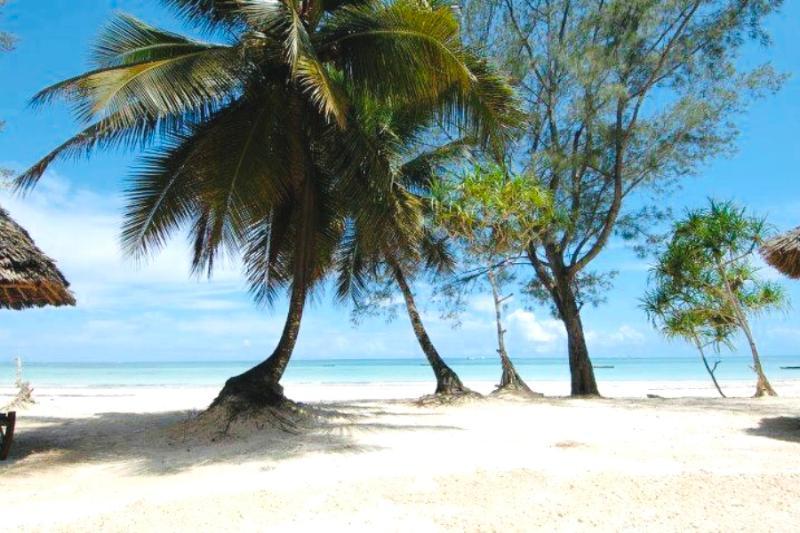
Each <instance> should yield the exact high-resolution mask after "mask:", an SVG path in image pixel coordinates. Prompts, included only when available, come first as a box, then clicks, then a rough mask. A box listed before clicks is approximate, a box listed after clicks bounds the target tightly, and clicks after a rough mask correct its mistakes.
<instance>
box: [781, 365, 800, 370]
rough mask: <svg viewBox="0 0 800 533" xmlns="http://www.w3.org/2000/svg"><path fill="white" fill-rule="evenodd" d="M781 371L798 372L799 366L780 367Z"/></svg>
mask: <svg viewBox="0 0 800 533" xmlns="http://www.w3.org/2000/svg"><path fill="white" fill-rule="evenodd" d="M781 370H800V366H782V367H781Z"/></svg>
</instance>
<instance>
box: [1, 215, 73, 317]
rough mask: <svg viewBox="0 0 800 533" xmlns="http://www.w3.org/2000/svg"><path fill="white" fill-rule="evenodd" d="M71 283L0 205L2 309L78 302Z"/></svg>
mask: <svg viewBox="0 0 800 533" xmlns="http://www.w3.org/2000/svg"><path fill="white" fill-rule="evenodd" d="M68 287H69V283H68V282H67V280H66V279H65V278H64V276H63V275H62V274H61V272H59V270H58V268H56V265H55V262H54V261H53V260H52V259H50V258H49V257H47V256H46V255H44V253H43V252H42V251H41V250H40V249H39V248H38V247H37V246H36V244H34V242H33V239H31V237H30V235H28V232H27V231H25V229H23V228H22V227H21V226H20V225H19V224H17V223H16V222H14V220H12V219H11V217H10V216H8V213H7V212H6V211H5V210H4V209H3V208H2V207H0V309H25V308H29V307H44V306H45V305H55V306H62V305H75V297H74V296H73V295H72V293H71V292H70V291H69V288H68Z"/></svg>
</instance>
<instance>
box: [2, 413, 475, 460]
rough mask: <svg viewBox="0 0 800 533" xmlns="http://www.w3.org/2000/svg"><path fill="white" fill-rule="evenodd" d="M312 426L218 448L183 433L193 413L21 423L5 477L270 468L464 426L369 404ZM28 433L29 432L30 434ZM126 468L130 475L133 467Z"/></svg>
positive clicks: (227, 441) (269, 430)
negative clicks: (97, 467) (69, 469)
mask: <svg viewBox="0 0 800 533" xmlns="http://www.w3.org/2000/svg"><path fill="white" fill-rule="evenodd" d="M306 407H308V408H309V412H310V415H309V417H308V419H307V420H306V421H305V422H304V423H302V424H299V425H298V426H297V428H296V430H295V431H291V432H287V431H283V430H280V429H277V428H274V427H256V428H254V430H253V431H252V432H251V433H250V434H248V435H247V436H245V437H242V436H237V437H235V438H234V437H231V436H225V435H222V434H221V433H220V434H219V435H217V436H216V437H215V438H214V439H213V440H212V439H211V438H206V439H198V438H197V437H196V436H192V435H187V434H186V432H184V431H183V430H182V428H184V427H186V425H187V422H189V423H190V422H191V421H192V420H193V419H194V418H195V417H196V415H197V413H196V412H192V411H172V412H163V413H147V414H136V413H100V414H97V415H96V416H94V417H91V418H49V417H34V416H32V417H22V420H23V424H21V425H20V427H19V428H18V429H19V431H18V433H17V435H16V437H15V440H14V447H13V449H12V453H11V456H10V457H9V461H8V463H6V464H5V465H2V470H4V471H5V472H4V473H6V474H17V475H20V474H22V475H24V474H25V473H26V472H28V471H30V472H33V471H35V470H39V469H41V468H43V467H44V468H46V467H50V466H59V465H69V464H77V463H86V462H89V463H107V464H110V463H131V461H132V462H133V463H132V464H133V465H134V466H132V468H133V469H134V470H135V471H136V472H143V473H149V474H154V475H165V474H175V473H179V472H180V471H182V470H185V469H189V468H192V467H195V466H200V465H212V464H219V463H236V464H241V463H245V462H250V461H259V462H266V463H267V464H265V465H264V467H266V468H269V466H270V464H273V463H277V462H279V461H282V460H286V459H290V458H294V457H301V456H303V455H308V454H313V453H317V452H324V453H343V454H348V453H366V452H372V451H377V450H379V449H380V447H377V446H373V445H364V444H362V443H360V442H359V438H358V437H359V436H364V435H369V434H374V433H376V432H389V431H415V430H426V431H431V430H433V431H443V432H447V431H459V430H461V429H462V428H460V427H457V426H446V425H436V424H404V423H399V422H398V420H402V419H400V418H399V416H398V415H404V414H407V413H405V412H403V411H401V410H399V411H397V412H395V411H392V412H388V411H383V410H381V409H377V408H376V405H371V404H370V402H364V403H361V404H352V403H350V404H346V403H343V404H342V406H337V405H336V404H326V405H324V406H313V405H311V406H306ZM26 426H27V427H26ZM126 468H131V466H130V464H126Z"/></svg>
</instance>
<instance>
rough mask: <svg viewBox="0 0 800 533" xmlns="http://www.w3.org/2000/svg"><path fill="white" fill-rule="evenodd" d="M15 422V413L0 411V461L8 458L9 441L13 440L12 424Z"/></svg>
mask: <svg viewBox="0 0 800 533" xmlns="http://www.w3.org/2000/svg"><path fill="white" fill-rule="evenodd" d="M16 424H17V413H15V412H14V411H11V412H10V413H0V461H5V460H6V458H8V452H10V451H11V442H12V441H13V440H14V426H16Z"/></svg>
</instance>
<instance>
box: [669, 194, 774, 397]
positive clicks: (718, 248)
mask: <svg viewBox="0 0 800 533" xmlns="http://www.w3.org/2000/svg"><path fill="white" fill-rule="evenodd" d="M767 232H768V226H767V225H766V223H765V221H764V220H763V219H761V218H758V217H755V216H752V215H749V214H748V213H747V212H746V211H745V210H744V209H742V208H739V207H737V206H736V205H734V204H732V203H730V202H715V201H711V202H710V203H709V206H708V207H707V208H704V209H696V210H692V211H689V212H688V213H687V215H686V216H685V217H684V218H683V219H681V220H679V221H678V222H677V223H676V224H675V227H674V231H673V234H672V236H671V238H670V240H669V241H668V243H667V244H666V246H665V248H664V249H663V250H662V251H661V253H660V254H659V257H658V260H657V263H656V266H655V272H656V273H657V276H658V278H659V279H660V280H661V284H662V286H664V287H668V292H669V293H676V292H678V293H680V296H679V297H677V298H673V297H672V294H667V298H664V297H661V300H668V301H669V300H674V301H679V300H681V299H682V300H685V302H684V303H688V305H687V310H688V311H690V312H691V314H690V316H689V318H691V319H692V320H694V321H695V322H697V321H700V322H701V323H704V325H705V326H706V327H707V328H710V333H709V334H710V335H711V337H712V338H715V339H719V338H720V336H722V339H729V338H730V336H731V335H732V334H733V333H734V332H735V331H739V332H740V333H742V334H743V335H744V336H745V338H746V340H747V344H748V346H749V348H750V353H751V355H752V358H753V367H752V368H753V371H754V372H755V374H756V378H757V380H756V392H755V396H756V397H759V396H764V395H770V396H775V395H776V394H775V390H774V389H773V388H772V385H771V384H770V382H769V380H768V379H767V376H766V373H765V372H764V368H763V366H762V364H761V357H760V355H759V351H758V348H757V346H756V342H755V338H754V335H753V332H752V330H751V328H750V320H749V318H748V317H749V316H752V315H755V314H759V313H764V312H767V311H769V310H772V309H775V308H780V307H781V306H782V305H784V303H785V301H786V299H785V295H784V292H783V290H782V288H781V287H780V286H779V285H777V284H775V283H772V282H769V281H764V280H762V279H759V276H758V274H757V270H756V268H755V267H754V266H753V264H752V256H753V253H754V251H755V250H756V248H757V247H758V246H759V244H760V243H761V242H763V240H764V237H765V236H766V234H767Z"/></svg>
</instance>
